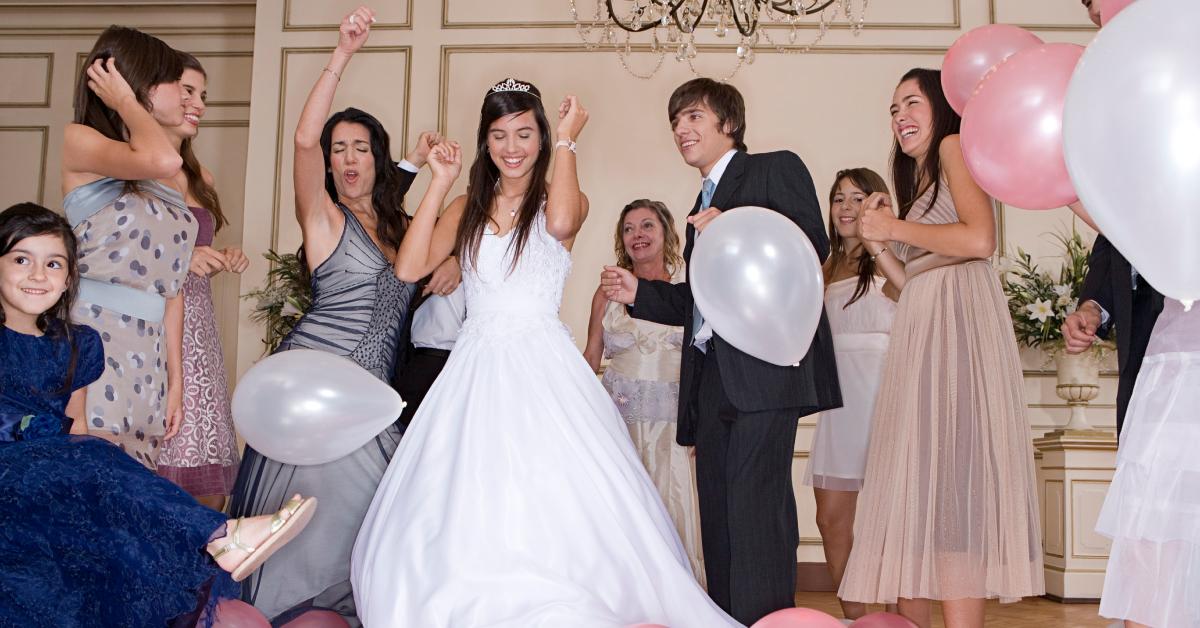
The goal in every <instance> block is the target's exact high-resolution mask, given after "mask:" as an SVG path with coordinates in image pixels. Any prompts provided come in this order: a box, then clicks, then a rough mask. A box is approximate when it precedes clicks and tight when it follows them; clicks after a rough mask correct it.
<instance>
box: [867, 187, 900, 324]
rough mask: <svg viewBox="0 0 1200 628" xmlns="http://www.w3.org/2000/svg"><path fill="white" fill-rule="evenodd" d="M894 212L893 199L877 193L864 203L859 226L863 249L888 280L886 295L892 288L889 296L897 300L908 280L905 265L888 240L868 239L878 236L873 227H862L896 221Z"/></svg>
mask: <svg viewBox="0 0 1200 628" xmlns="http://www.w3.org/2000/svg"><path fill="white" fill-rule="evenodd" d="M892 211H893V210H892V197H890V196H888V195H887V194H885V193H883V192H875V193H873V194H871V195H870V196H868V197H867V200H865V201H863V209H862V214H861V217H860V218H859V220H860V222H859V225H860V235H862V237H863V248H865V249H866V250H867V253H868V254H870V255H871V256H872V257H874V258H875V268H877V269H879V271H880V272H882V273H883V276H884V277H886V278H887V284H886V285H885V286H884V288H885V293H888V290H887V287H888V286H891V292H890V294H888V296H889V297H890V298H892V300H897V299H898V297H899V295H900V292H901V291H902V290H904V282H905V280H906V278H907V275H906V274H905V272H904V263H903V262H901V261H900V260H899V258H897V257H896V253H895V251H893V250H892V247H891V245H890V243H889V242H888V241H887V240H883V241H879V240H871V239H869V238H868V237H867V234H870V235H873V236H874V235H876V234H875V231H876V230H875V229H874V228H873V227H867V228H863V227H861V225H864V224H868V223H869V224H871V225H875V224H876V223H877V222H878V221H879V220H883V221H887V220H888V219H889V218H890V219H893V220H894V219H895V217H896V215H895V214H893V213H892Z"/></svg>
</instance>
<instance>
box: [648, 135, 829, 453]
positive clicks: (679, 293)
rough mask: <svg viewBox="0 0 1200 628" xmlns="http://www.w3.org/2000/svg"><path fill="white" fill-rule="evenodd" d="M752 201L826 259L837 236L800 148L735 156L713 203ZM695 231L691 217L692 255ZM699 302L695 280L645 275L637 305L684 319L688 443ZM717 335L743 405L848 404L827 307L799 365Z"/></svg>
mask: <svg viewBox="0 0 1200 628" xmlns="http://www.w3.org/2000/svg"><path fill="white" fill-rule="evenodd" d="M748 205H750V206H758V207H767V208H770V209H773V210H775V211H777V212H779V213H781V214H783V215H784V216H787V217H788V218H789V219H791V220H792V222H794V223H796V224H797V225H798V226H799V227H800V228H801V229H802V230H803V231H804V234H805V235H807V236H808V239H809V240H810V241H811V242H812V244H813V247H814V248H816V250H817V255H818V256H819V257H820V258H821V260H822V261H824V260H825V258H826V257H828V256H829V238H828V236H827V235H826V233H825V224H824V221H823V220H822V219H821V208H820V205H819V204H818V202H817V194H816V190H815V189H814V188H813V182H812V177H811V176H810V175H809V173H808V168H807V167H805V165H804V162H803V161H801V160H800V157H798V156H796V154H795V153H792V152H790V151H780V152H775V153H763V154H758V155H751V154H747V153H744V152H738V153H737V154H736V155H734V156H733V159H732V160H730V162H729V165H728V166H727V167H726V168H725V173H724V174H723V175H721V181H720V182H719V183H718V184H717V189H716V191H715V192H714V193H713V198H712V206H713V207H716V208H718V209H733V208H735V207H744V206H748ZM699 210H700V199H699V197H697V199H696V205H695V207H693V208H692V211H691V214H695V213H696V212H697V211H699ZM691 214H689V215H691ZM695 239H696V232H695V229H694V228H693V227H692V226H691V225H690V224H689V225H688V227H687V245H686V247H685V248H684V253H683V256H684V259H685V260H690V259H691V256H692V245H693V244H694V243H695ZM689 271H690V268H689ZM689 275H690V272H689ZM817 298H821V297H820V296H818V297H817ZM692 310H693V302H692V291H691V287H690V286H689V285H688V284H687V283H680V284H671V283H669V282H665V281H645V280H643V281H639V282H638V291H637V297H636V299H635V301H634V305H633V307H631V308H630V313H631V314H632V316H634V317H636V318H642V319H646V320H650V321H654V322H657V323H662V324H665V325H682V326H683V333H684V345H683V346H684V351H683V364H682V367H681V369H680V371H681V372H680V379H679V430H678V441H679V444H681V445H691V444H694V443H695V428H696V416H697V415H696V413H695V411H694V410H695V409H694V408H693V405H694V403H695V397H696V394H695V384H696V381H695V380H696V378H697V375H698V374H699V373H698V370H697V366H698V364H697V362H698V361H699V359H700V358H699V356H697V352H696V351H693V350H691V346H692ZM709 342H710V343H714V344H715V347H716V352H715V353H716V357H717V361H718V363H719V365H720V370H721V381H722V383H723V384H724V388H725V394H726V396H728V397H729V401H730V402H731V403H732V404H733V405H734V407H735V408H737V409H738V411H739V412H760V411H764V410H779V409H784V408H795V409H797V411H798V412H797V417H800V416H805V415H808V414H812V413H814V412H819V411H821V410H827V409H830V408H837V407H840V406H841V405H842V393H841V388H840V387H839V385H838V376H837V363H836V362H835V361H834V355H833V335H832V334H831V333H830V330H829V321H828V319H827V318H826V317H825V312H824V311H822V312H821V321H820V323H819V324H818V326H817V332H816V335H815V337H814V338H813V341H812V346H811V347H809V350H808V354H807V355H806V356H804V359H803V360H801V361H800V365H799V366H777V365H775V364H771V363H769V362H765V361H763V360H759V359H758V358H755V357H753V356H751V355H749V354H746V353H743V352H742V351H741V350H739V349H738V348H737V347H734V346H733V345H731V344H729V343H728V342H726V341H725V339H724V338H722V337H721V336H719V335H716V334H714V335H713V337H712V339H711V340H710V341H709Z"/></svg>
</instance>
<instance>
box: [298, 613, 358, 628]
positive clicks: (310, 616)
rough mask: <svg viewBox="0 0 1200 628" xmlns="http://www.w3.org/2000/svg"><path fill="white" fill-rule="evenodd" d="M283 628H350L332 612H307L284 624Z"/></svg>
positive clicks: (340, 617) (339, 616)
mask: <svg viewBox="0 0 1200 628" xmlns="http://www.w3.org/2000/svg"><path fill="white" fill-rule="evenodd" d="M283 628H350V624H348V623H346V620H345V619H342V616H341V615H338V614H337V613H335V612H333V611H308V612H307V613H304V614H303V615H300V616H299V617H297V618H295V619H293V620H292V621H289V622H288V623H286V624H284V625H283Z"/></svg>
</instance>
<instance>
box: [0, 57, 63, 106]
mask: <svg viewBox="0 0 1200 628" xmlns="http://www.w3.org/2000/svg"><path fill="white" fill-rule="evenodd" d="M53 72H54V55H53V54H51V53H49V52H29V53H20V52H17V53H11V52H0V76H3V77H4V80H2V81H0V107H49V106H50V85H51V80H52V74H53Z"/></svg>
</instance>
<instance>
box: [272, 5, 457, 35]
mask: <svg viewBox="0 0 1200 628" xmlns="http://www.w3.org/2000/svg"><path fill="white" fill-rule="evenodd" d="M422 1H423V2H426V3H429V4H432V3H433V1H434V0H422ZM412 2H413V0H384V1H383V2H369V3H366V4H367V6H369V7H371V8H372V9H373V10H374V11H375V24H374V28H376V29H388V28H410V27H411V19H410V16H411V14H412ZM362 4H364V3H363V2H360V1H359V0H284V3H283V7H284V8H283V20H284V22H283V30H285V31H291V30H326V29H328V30H337V29H338V25H339V24H341V22H342V18H343V17H345V15H346V14H347V13H349V12H350V11H352V10H354V9H355V8H356V7H358V6H360V5H362Z"/></svg>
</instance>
